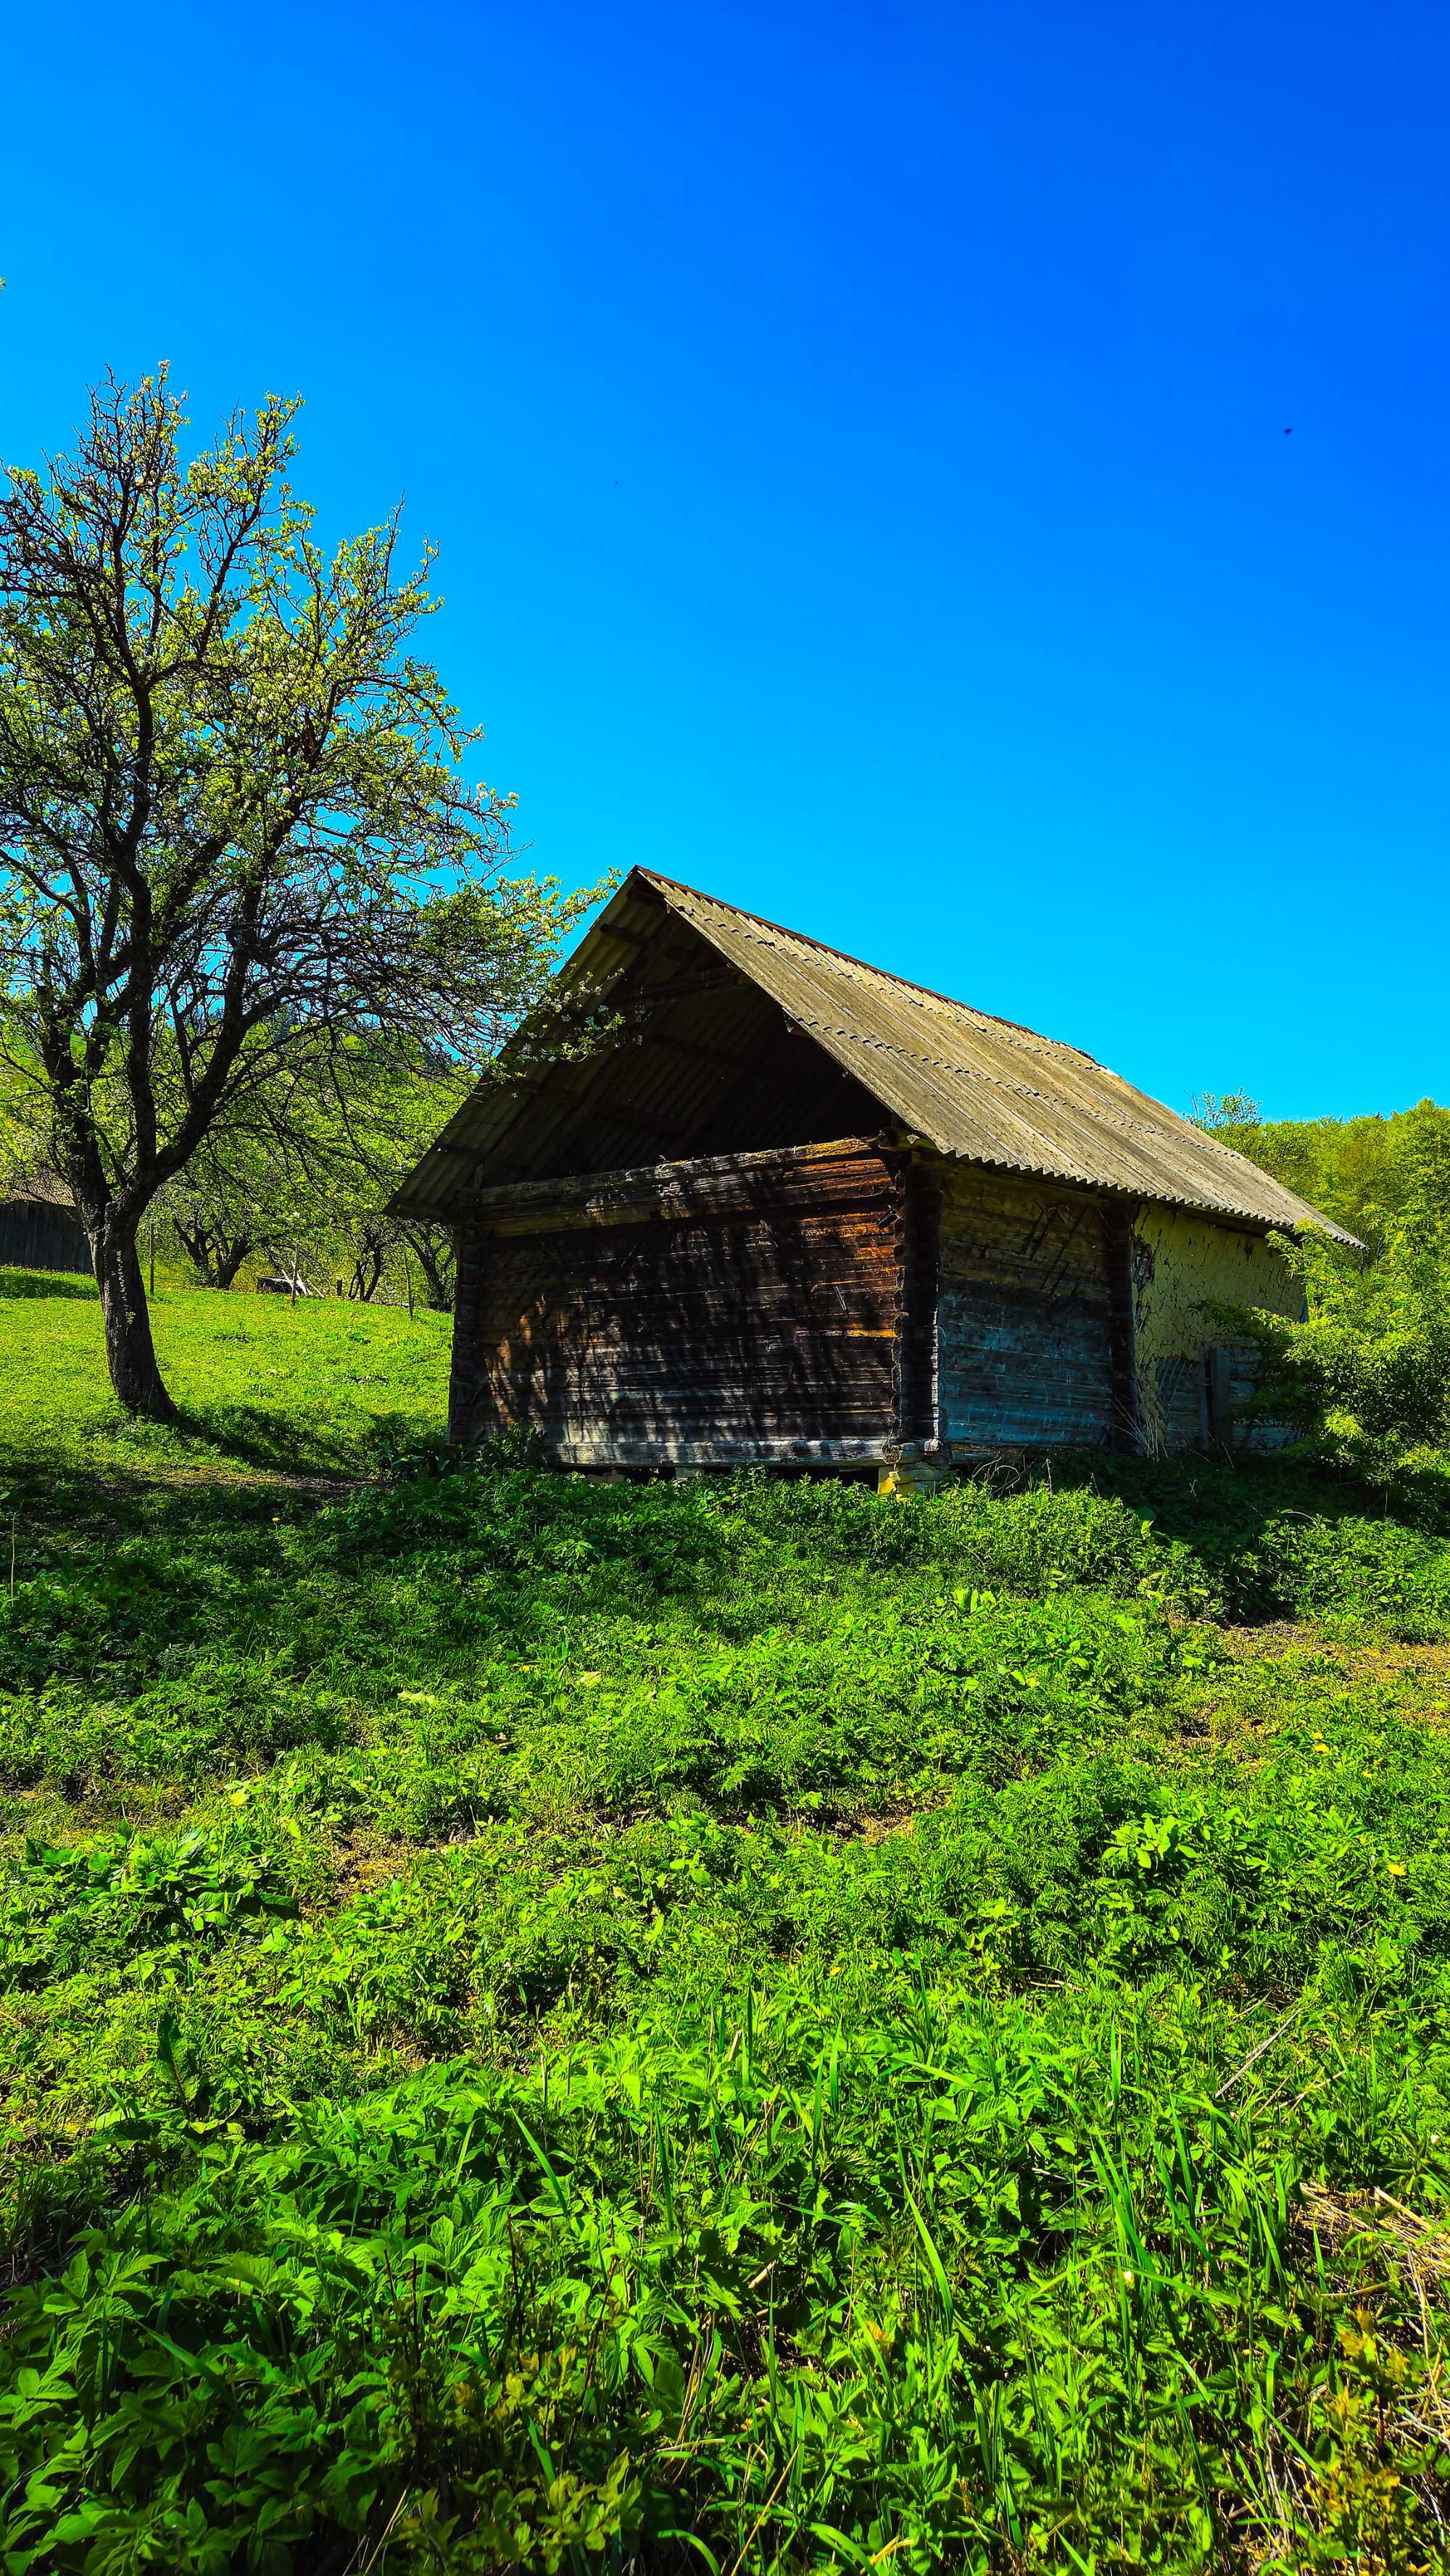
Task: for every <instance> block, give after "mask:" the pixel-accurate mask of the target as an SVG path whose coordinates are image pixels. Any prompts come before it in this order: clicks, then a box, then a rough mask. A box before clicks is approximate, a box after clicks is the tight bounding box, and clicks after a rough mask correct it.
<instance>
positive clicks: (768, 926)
mask: <svg viewBox="0 0 1450 2576" xmlns="http://www.w3.org/2000/svg"><path fill="white" fill-rule="evenodd" d="M631 873H632V874H633V875H635V876H637V877H643V878H644V879H645V880H646V882H647V883H648V884H650V885H656V886H667V887H668V888H669V890H670V892H671V893H672V894H687V895H691V896H693V898H694V900H695V902H696V903H708V904H710V905H711V906H713V908H714V910H715V911H716V912H730V913H733V914H734V916H735V918H736V920H737V921H749V922H753V923H754V924H755V926H756V928H757V929H759V930H773V931H774V933H775V935H776V937H777V938H778V939H793V940H795V942H796V943H797V945H798V946H799V947H801V948H815V949H818V950H819V951H820V954H821V955H822V956H823V957H835V958H838V959H839V960H840V963H841V964H842V965H843V966H855V967H856V968H858V969H859V971H860V972H861V974H863V975H870V976H873V977H874V978H875V979H876V981H877V982H878V983H882V984H900V985H901V986H902V988H903V990H904V991H906V992H908V993H924V994H925V995H926V998H927V1000H928V1001H929V1002H944V1003H945V1004H946V1006H947V1009H948V1010H950V1011H968V1012H970V1014H971V1016H972V1018H973V1019H975V1020H990V1022H991V1024H992V1026H993V1028H997V1029H1015V1030H1016V1032H1017V1035H1018V1036H1019V1037H1024V1038H1035V1039H1036V1041H1037V1043H1038V1045H1039V1046H1045V1047H1051V1048H1052V1049H1053V1050H1054V1051H1055V1052H1056V1053H1057V1054H1059V1055H1075V1056H1079V1057H1080V1058H1081V1059H1082V1061H1083V1063H1084V1064H1091V1065H1096V1066H1097V1067H1098V1070H1099V1071H1100V1072H1106V1071H1107V1069H1108V1068H1107V1067H1106V1066H1105V1065H1101V1064H1099V1060H1098V1058H1097V1057H1096V1056H1095V1055H1089V1054H1088V1051H1087V1049H1086V1047H1080V1046H1074V1045H1073V1044H1072V1043H1071V1041H1070V1039H1067V1038H1050V1037H1049V1036H1048V1035H1047V1032H1046V1031H1045V1029H1031V1028H1029V1027H1028V1025H1027V1022H1026V1021H1025V1020H1009V1019H1004V1017H1003V1015H1002V1013H1001V1012H1000V1011H979V1010H978V1008H977V1006H976V1003H975V1002H963V1001H961V1000H960V999H959V998H958V996H957V995H956V994H955V993H939V992H938V991H937V989H936V986H935V985H934V984H918V983H915V982H913V980H912V978H911V976H909V975H897V974H894V973H893V972H892V970H891V968H890V967H889V966H873V965H872V964H871V961H870V959H869V958H867V957H853V956H852V955H851V952H850V950H849V949H847V948H832V947H831V945H830V943H829V942H828V941H827V940H824V939H813V938H812V937H811V935H810V932H809V931H808V930H792V929H791V928H790V927H789V925H788V924H787V923H785V922H783V921H768V920H767V919H766V916H765V914H764V913H763V912H747V911H746V910H745V908H744V906H743V905H742V904H738V903H726V902H724V901H723V899H722V898H721V896H719V895H718V894H707V893H706V891H705V888H704V887H703V886H692V885H686V883H685V881H684V879H683V877H667V876H662V875H661V873H660V871H659V869H658V868H640V867H637V868H635V869H633V870H632V871H631ZM625 882H626V884H627V883H628V879H626V881H625ZM622 891H623V888H621V892H622Z"/></svg>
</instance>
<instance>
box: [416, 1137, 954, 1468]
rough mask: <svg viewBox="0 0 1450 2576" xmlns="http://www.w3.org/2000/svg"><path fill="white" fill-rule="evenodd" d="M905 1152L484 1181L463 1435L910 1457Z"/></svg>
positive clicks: (592, 1458)
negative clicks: (905, 1407)
mask: <svg viewBox="0 0 1450 2576" xmlns="http://www.w3.org/2000/svg"><path fill="white" fill-rule="evenodd" d="M907 1251H908V1225H907V1197H906V1190H905V1183H904V1170H903V1160H902V1158H901V1157H893V1156H888V1155H886V1154H883V1153H881V1152H880V1151H878V1150H876V1149H875V1148H873V1147H871V1146H868V1145H865V1144H862V1143H859V1142H856V1141H855V1140H851V1141H848V1142H847V1143H844V1144H839V1143H838V1144H830V1145H824V1146H807V1147H798V1148H792V1149H786V1150H782V1151H776V1152H770V1153H756V1154H739V1155H730V1156H718V1157H713V1158H710V1159H708V1160H703V1161H694V1162H689V1163H676V1164H673V1165H669V1166H664V1167H659V1168H656V1169H653V1170H641V1171H628V1172H617V1173H608V1172H604V1173H593V1174H590V1175H587V1176H584V1177H582V1178H578V1177H576V1178H573V1179H569V1180H552V1181H545V1182H539V1183H523V1184H520V1185H516V1186H514V1187H511V1188H510V1187H500V1188H496V1189H491V1190H485V1191H483V1192H481V1193H480V1195H479V1198H478V1200H477V1201H476V1206H475V1213H474V1215H473V1217H472V1219H471V1221H470V1223H469V1225H468V1226H467V1227H466V1228H465V1229H464V1231H463V1235H462V1239H461V1243H460V1256H461V1258H460V1278H459V1293H458V1312H457V1325H456V1335H455V1363H454V1378H453V1398H452V1421H451V1430H452V1436H453V1437H454V1439H456V1440H468V1439H479V1438H483V1437H487V1436H488V1435H489V1434H490V1433H492V1432H497V1431H501V1430H504V1429H506V1428H515V1427H517V1428H522V1429H526V1430H530V1431H533V1432H536V1433H538V1434H539V1436H540V1437H541V1439H542V1440H543V1443H544V1446H545V1449H546V1451H547V1452H548V1454H549V1455H550V1456H551V1457H552V1458H554V1459H556V1460H557V1461H558V1462H559V1463H560V1464H561V1465H572V1466H621V1467H630V1466H650V1465H662V1464H666V1463H674V1464H677V1465H691V1464H701V1465H703V1464H728V1463H731V1462H749V1461H760V1462H770V1461H776V1462H782V1463H788V1462H791V1461H798V1462H800V1463H802V1464H808V1463H810V1462H811V1461H813V1460H820V1461H823V1462H824V1461H837V1462H842V1463H845V1462H849V1461H851V1460H853V1459H863V1460H864V1459H870V1458H880V1457H883V1456H890V1455H892V1454H894V1450H895V1448H896V1445H897V1443H898V1439H899V1431H898V1424H899V1421H900V1415H901V1407H902V1402H903V1388H904V1385H905V1383H906V1380H907V1379H908V1378H909V1377H910V1376H911V1374H912V1370H913V1365H914V1362H913V1350H912V1342H911V1335H910V1331H909V1328H908V1324H907V1319H906V1315H905V1309H904V1303H903V1287H904V1282H905V1278H906V1270H907Z"/></svg>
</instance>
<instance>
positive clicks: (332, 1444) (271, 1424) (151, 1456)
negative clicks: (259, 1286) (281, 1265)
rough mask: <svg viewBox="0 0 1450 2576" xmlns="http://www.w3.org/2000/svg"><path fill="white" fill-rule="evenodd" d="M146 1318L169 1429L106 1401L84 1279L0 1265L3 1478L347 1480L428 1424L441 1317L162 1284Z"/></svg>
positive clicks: (435, 1412)
mask: <svg viewBox="0 0 1450 2576" xmlns="http://www.w3.org/2000/svg"><path fill="white" fill-rule="evenodd" d="M152 1317H153V1323H154V1328H155V1335H156V1348H157V1354H158V1357H159V1359H160V1363H161V1371H162V1375H163V1377H164V1378H165V1380H166V1383H167V1385H168V1387H169V1388H170V1390H171V1393H172V1394H173V1396H174V1397H175V1399H176V1401H177V1403H178V1404H179V1405H180V1406H181V1408H182V1411H183V1414H184V1415H185V1417H186V1429H185V1431H184V1432H183V1433H181V1434H173V1433H169V1432H164V1431H159V1430H157V1429H156V1428H155V1427H154V1426H151V1425H149V1424H142V1425H139V1426H138V1425H137V1424H135V1423H133V1422H131V1421H130V1420H128V1418H127V1417H126V1416H125V1415H124V1414H123V1413H122V1412H121V1410H120V1408H119V1406H118V1405H117V1404H116V1403H115V1401H114V1398H113V1397H112V1395H111V1391H110V1387H109V1384H108V1382H107V1379H106V1374H105V1364H104V1356H103V1353H104V1343H103V1338H102V1331H101V1309H100V1301H99V1299H98V1297H97V1295H96V1292H95V1289H94V1288H93V1287H92V1286H91V1284H90V1282H89V1281H88V1280H81V1279H69V1278H59V1277H54V1276H49V1277H48V1276H46V1274H44V1273H38V1272H34V1271H17V1270H9V1271H6V1270H0V1477H9V1478H10V1479H11V1480H12V1481H14V1480H16V1479H20V1480H22V1481H25V1480H31V1479H33V1478H35V1477H36V1476H37V1474H40V1473H45V1472H52V1471H59V1472H62V1473H69V1472H79V1473H81V1474H82V1475H85V1474H87V1473H92V1474H98V1475H101V1476H106V1475H111V1476H113V1477H115V1478H117V1479H118V1480H119V1481H121V1482H122V1483H124V1482H126V1481H128V1480H129V1478H130V1477H132V1476H134V1475H135V1474H138V1473H139V1474H140V1475H141V1476H142V1477H143V1478H145V1479H146V1480H147V1481H148V1482H149V1481H152V1480H154V1479H155V1478H156V1477H157V1476H158V1475H162V1476H165V1475H167V1474H168V1473H170V1474H172V1475H177V1474H179V1475H180V1476H182V1477H183V1478H191V1479H195V1478H197V1477H199V1476H206V1475H208V1474H210V1475H216V1474H222V1475H225V1476H227V1477H228V1478H236V1477H237V1476H239V1475H243V1476H244V1475H245V1474H246V1473H248V1472H249V1471H255V1470H256V1469H258V1468H261V1469H277V1470H280V1471H281V1472H282V1473H283V1474H286V1475H293V1476H295V1475H307V1474H312V1475H323V1476H339V1475H341V1476H346V1475H353V1474H358V1473H365V1472H367V1471H368V1470H369V1469H370V1468H372V1467H374V1466H376V1464H377V1461H378V1458H379V1455H380V1454H385V1453H386V1452H387V1450H388V1449H389V1448H390V1447H393V1446H396V1445H397V1444H398V1443H400V1442H402V1441H405V1440H408V1439H412V1438H416V1437H418V1436H419V1435H420V1434H423V1433H428V1432H436V1430H437V1428H438V1424H439V1420H440V1417H441V1414H442V1412H443V1409H444V1406H445V1401H446V1387H447V1378H448V1344H449V1333H450V1323H451V1319H450V1318H449V1317H448V1316H446V1315H432V1314H429V1313H427V1312H426V1311H425V1310H424V1309H422V1308H420V1309H419V1310H418V1312H417V1313H416V1314H414V1315H412V1316H410V1315H409V1314H408V1313H407V1312H406V1310H405V1309H404V1308H402V1307H398V1306H376V1307H373V1306H368V1307H363V1306H357V1305H354V1304H352V1303H351V1302H350V1301H349V1300H348V1299H346V1298H316V1299H311V1300H308V1299H298V1301H297V1302H296V1304H295V1305H294V1304H293V1303H292V1302H291V1301H290V1300H289V1299H288V1298H286V1297H262V1296H256V1295H246V1294H242V1293H236V1292H234V1293H233V1294H231V1295H229V1296H225V1297H223V1296H217V1295H216V1294H214V1293H212V1292H210V1291H207V1290H204V1289H185V1288H166V1289H163V1290H162V1291H161V1292H160V1293H159V1294H158V1295H157V1297H156V1299H155V1301H154V1303H153V1306H152Z"/></svg>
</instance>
